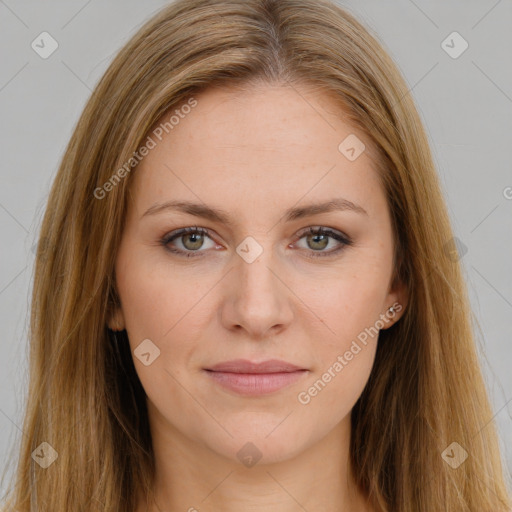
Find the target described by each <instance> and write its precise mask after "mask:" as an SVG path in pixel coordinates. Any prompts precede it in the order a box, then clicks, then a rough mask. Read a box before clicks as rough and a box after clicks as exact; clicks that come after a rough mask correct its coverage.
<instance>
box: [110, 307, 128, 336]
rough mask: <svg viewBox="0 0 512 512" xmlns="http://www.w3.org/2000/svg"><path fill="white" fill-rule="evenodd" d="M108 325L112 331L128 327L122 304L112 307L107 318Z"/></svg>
mask: <svg viewBox="0 0 512 512" xmlns="http://www.w3.org/2000/svg"><path fill="white" fill-rule="evenodd" d="M107 325H108V327H109V329H110V330H112V331H123V330H124V329H125V328H126V326H125V321H124V314H123V309H122V308H121V306H117V307H115V308H111V310H110V313H109V315H108V319H107Z"/></svg>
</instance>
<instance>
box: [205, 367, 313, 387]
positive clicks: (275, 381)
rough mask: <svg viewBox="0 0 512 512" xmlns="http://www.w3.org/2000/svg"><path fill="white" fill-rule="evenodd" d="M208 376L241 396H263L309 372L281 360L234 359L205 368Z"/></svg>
mask: <svg viewBox="0 0 512 512" xmlns="http://www.w3.org/2000/svg"><path fill="white" fill-rule="evenodd" d="M205 372H206V374H207V375H208V377H209V378H211V379H213V380H214V381H215V382H216V383H217V384H219V385H220V386H222V387H223V388H225V389H228V390H230V391H233V392H235V393H237V394H240V395H252V396H255V395H263V394H267V393H273V392H275V391H279V390H281V389H283V388H285V387H287V386H289V385H291V384H293V383H294V382H296V381H297V380H299V379H300V378H302V377H303V376H304V375H305V374H307V373H308V370H307V369H306V368H301V367H299V366H296V365H294V364H291V363H288V362H286V361H281V360H279V359H269V360H267V361H263V362H261V363H255V362H252V361H248V360H246V359H234V360H232V361H225V362H223V363H219V364H216V365H214V366H212V367H210V368H205Z"/></svg>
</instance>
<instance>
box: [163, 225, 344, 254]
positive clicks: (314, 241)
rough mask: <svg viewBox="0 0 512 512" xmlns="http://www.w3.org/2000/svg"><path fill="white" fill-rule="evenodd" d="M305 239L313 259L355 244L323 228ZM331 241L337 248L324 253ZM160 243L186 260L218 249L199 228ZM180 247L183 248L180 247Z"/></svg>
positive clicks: (178, 232)
mask: <svg viewBox="0 0 512 512" xmlns="http://www.w3.org/2000/svg"><path fill="white" fill-rule="evenodd" d="M205 238H208V239H209V240H210V242H211V245H210V247H208V246H206V248H205ZM303 238H305V239H306V243H307V245H308V247H306V249H311V250H310V251H309V252H310V255H309V256H308V257H312V258H317V257H327V256H333V255H335V254H338V253H339V252H341V251H342V250H343V249H344V248H345V247H346V246H349V245H352V243H353V242H352V240H351V239H350V238H349V237H347V236H346V235H343V234H342V233H339V232H337V231H334V230H332V229H329V228H324V227H321V226H319V227H309V228H307V229H306V230H305V231H302V232H301V233H300V234H299V239H298V240H299V241H300V240H302V239H303ZM329 239H331V240H335V241H336V242H337V247H335V248H334V249H332V250H330V251H324V249H325V248H326V247H328V246H329V242H330V240H329ZM175 240H178V241H180V242H179V244H177V245H178V247H176V246H174V247H173V243H174V241H175ZM160 243H161V244H162V245H163V246H164V247H165V249H166V250H168V251H169V252H172V253H173V254H177V255H178V256H183V257H186V258H194V257H197V256H201V253H203V252H206V251H204V250H203V251H201V250H200V249H212V248H214V247H216V244H215V242H214V241H213V240H212V238H211V237H210V231H209V230H208V229H206V228H201V227H198V226H192V227H187V228H182V229H178V230H176V231H173V232H171V233H169V234H168V235H166V236H165V237H164V238H162V240H161V241H160ZM180 245H181V247H179V246H180ZM335 245H336V244H335Z"/></svg>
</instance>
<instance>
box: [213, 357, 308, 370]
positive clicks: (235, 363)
mask: <svg viewBox="0 0 512 512" xmlns="http://www.w3.org/2000/svg"><path fill="white" fill-rule="evenodd" d="M206 370H208V371H213V372H226V373H285V372H287V373H289V372H295V371H298V370H305V368H301V367H300V366H296V365H294V364H291V363H287V362H286V361H281V360H279V359H269V360H267V361H263V362H261V363H253V362H252V361H248V360H247V359H233V360H232V361H225V362H223V363H218V364H216V365H214V366H211V367H209V368H206Z"/></svg>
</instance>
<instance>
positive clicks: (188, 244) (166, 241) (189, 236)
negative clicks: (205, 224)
mask: <svg viewBox="0 0 512 512" xmlns="http://www.w3.org/2000/svg"><path fill="white" fill-rule="evenodd" d="M205 237H207V238H209V239H210V241H211V242H212V244H213V246H215V243H214V242H213V240H212V239H211V238H210V236H209V231H208V230H207V229H205V228H200V227H197V226H193V227H189V228H183V229H178V230H177V231H173V232H172V233H169V234H168V235H166V236H165V237H164V238H163V239H162V240H161V244H162V245H163V246H164V247H165V248H166V249H167V250H168V251H170V252H172V253H175V254H178V255H180V256H185V257H187V258H194V257H196V256H199V255H200V254H194V253H201V252H204V251H199V249H201V248H203V246H204V241H205ZM179 239H182V240H181V241H180V244H178V245H181V246H182V247H183V249H180V248H172V247H170V244H171V242H174V240H179ZM206 248H207V249H209V248H212V246H210V247H206Z"/></svg>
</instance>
